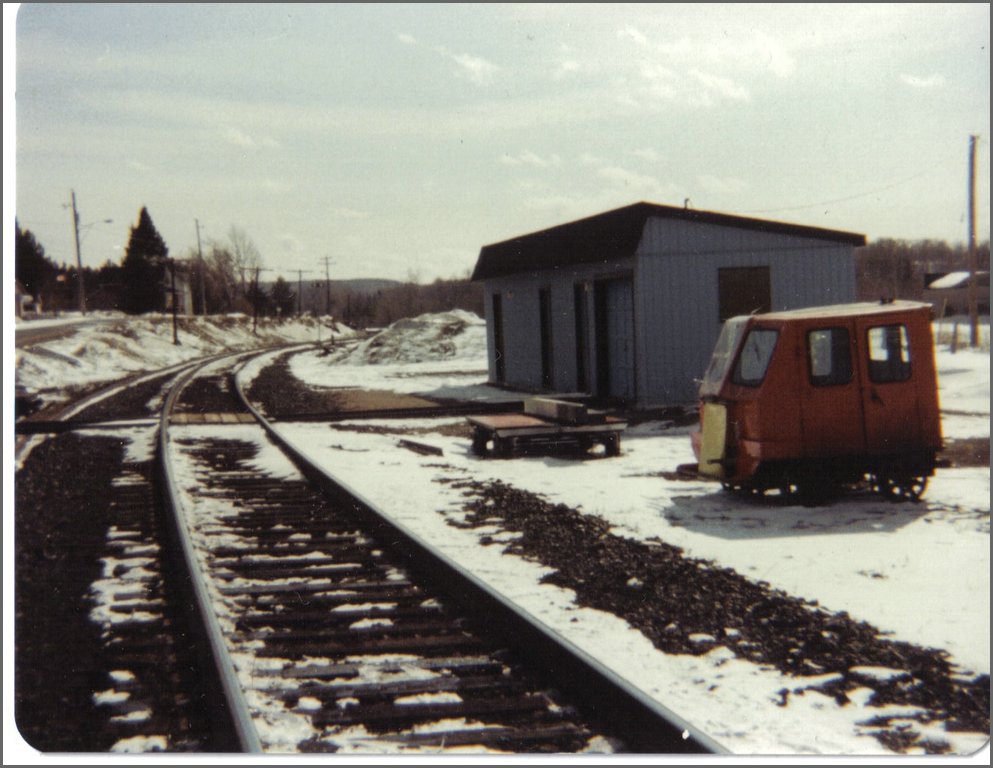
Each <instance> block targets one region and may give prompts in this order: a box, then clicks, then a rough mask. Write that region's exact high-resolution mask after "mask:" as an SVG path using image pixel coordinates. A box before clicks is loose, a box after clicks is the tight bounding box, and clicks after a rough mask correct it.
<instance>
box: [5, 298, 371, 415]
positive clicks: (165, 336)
mask: <svg viewBox="0 0 993 768" xmlns="http://www.w3.org/2000/svg"><path fill="white" fill-rule="evenodd" d="M322 323H323V324H324V325H318V322H317V321H316V320H314V319H313V318H302V319H296V318H294V319H292V320H286V321H284V322H277V321H273V320H271V319H267V318H261V319H259V320H258V322H257V324H256V329H255V331H254V332H253V330H252V319H251V318H250V317H245V316H244V315H230V316H218V317H210V318H207V319H204V318H202V317H184V318H179V321H178V322H177V330H176V334H175V338H174V336H173V324H172V316H171V315H142V316H140V317H128V316H126V315H122V314H120V313H91V314H90V315H88V316H87V317H86V318H83V317H80V316H73V315H71V314H70V315H67V316H65V317H62V318H59V319H48V320H30V321H21V322H19V323H18V324H17V330H18V331H28V330H32V329H38V328H54V327H59V326H65V327H67V328H68V329H71V330H72V331H73V332H72V333H67V334H66V335H65V336H64V337H62V338H58V339H51V340H47V341H43V342H40V343H36V344H33V345H31V346H28V347H24V348H21V347H18V348H16V349H15V350H14V363H15V366H16V378H17V381H16V383H17V386H18V387H19V388H24V389H26V390H28V391H29V392H33V393H37V394H40V395H41V396H43V397H44V398H46V399H54V400H58V399H60V398H61V396H62V394H63V393H64V390H66V389H69V388H78V387H83V386H87V385H91V384H99V383H103V382H109V381H114V380H116V379H119V378H121V377H123V376H126V375H128V374H131V373H138V372H141V371H147V370H153V369H158V368H166V367H168V366H171V365H175V364H177V363H182V362H185V361H187V360H193V359H195V358H199V357H205V356H208V355H213V354H216V353H219V352H224V351H228V350H240V349H252V348H255V347H262V346H270V345H275V344H285V343H292V342H301V343H306V342H315V341H319V340H323V341H327V340H328V339H329V337H330V336H333V337H334V338H336V339H342V338H348V337H349V336H351V335H353V332H352V331H351V330H350V329H348V328H346V327H345V326H341V325H336V326H335V327H334V330H332V329H331V328H330V327H329V323H328V319H327V318H323V319H322ZM322 337H323V338H322ZM175 341H178V342H179V343H178V344H177V343H175Z"/></svg>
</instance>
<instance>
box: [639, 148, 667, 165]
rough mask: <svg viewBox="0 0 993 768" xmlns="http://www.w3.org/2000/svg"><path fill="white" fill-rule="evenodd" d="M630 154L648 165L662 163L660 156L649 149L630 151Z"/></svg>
mask: <svg viewBox="0 0 993 768" xmlns="http://www.w3.org/2000/svg"><path fill="white" fill-rule="evenodd" d="M631 154H632V155H634V156H635V157H637V158H638V159H639V160H644V161H645V162H648V163H659V162H661V161H662V159H663V158H662V155H660V154H659V153H658V152H656V151H655V150H654V149H651V148H650V147H646V148H644V149H632V150H631Z"/></svg>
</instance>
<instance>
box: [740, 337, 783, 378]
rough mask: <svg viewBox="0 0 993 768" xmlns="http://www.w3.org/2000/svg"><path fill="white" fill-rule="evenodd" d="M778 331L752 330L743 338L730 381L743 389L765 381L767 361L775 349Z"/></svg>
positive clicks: (770, 358)
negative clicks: (743, 341)
mask: <svg viewBox="0 0 993 768" xmlns="http://www.w3.org/2000/svg"><path fill="white" fill-rule="evenodd" d="M777 339H779V331H776V330H772V329H770V328H753V329H752V330H751V331H749V332H748V336H747V337H745V343H744V344H742V345H741V353H740V354H739V355H738V364H737V365H736V366H735V368H734V376H733V377H732V379H731V380H732V381H733V382H734V383H735V384H740V385H741V386H744V387H757V386H759V385H760V384H761V383H762V382H763V380H764V379H765V372H766V371H767V370H768V369H769V361H770V360H772V353H773V352H774V351H775V349H776V341H777Z"/></svg>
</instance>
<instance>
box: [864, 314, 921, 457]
mask: <svg viewBox="0 0 993 768" xmlns="http://www.w3.org/2000/svg"><path fill="white" fill-rule="evenodd" d="M856 325H857V328H858V333H859V335H860V337H861V338H860V341H861V342H862V344H863V349H862V351H861V355H860V357H861V359H862V362H863V365H862V369H863V370H862V386H863V389H864V393H865V397H864V403H865V406H864V407H865V434H866V447H867V449H868V451H869V453H870V454H873V455H886V454H894V453H903V452H905V451H913V450H915V449H916V448H918V447H919V446H920V442H921V419H920V413H919V409H918V402H917V385H916V383H915V382H914V380H913V374H914V361H913V360H912V359H911V345H910V334H909V329H908V327H907V324H906V323H903V322H901V321H900V320H899V319H896V320H894V319H889V318H878V317H877V318H865V319H861V320H860V321H859V322H858V323H857V324H856Z"/></svg>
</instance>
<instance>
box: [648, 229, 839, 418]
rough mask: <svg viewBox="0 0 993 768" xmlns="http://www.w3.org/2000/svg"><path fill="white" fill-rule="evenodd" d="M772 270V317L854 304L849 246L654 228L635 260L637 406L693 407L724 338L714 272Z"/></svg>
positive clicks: (722, 231) (760, 235)
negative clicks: (718, 343) (777, 312)
mask: <svg viewBox="0 0 993 768" xmlns="http://www.w3.org/2000/svg"><path fill="white" fill-rule="evenodd" d="M751 266H768V267H769V269H770V280H771V283H772V309H774V310H780V309H793V308H796V307H802V306H816V305H820V304H838V303H844V302H848V301H853V300H854V298H855V260H854V249H853V248H852V247H851V246H847V245H839V244H835V243H825V242H823V241H820V242H819V241H814V240H810V239H806V238H798V237H793V236H787V235H779V234H768V233H763V232H753V231H745V230H735V229H730V228H726V227H717V226H713V225H707V224H695V223H692V222H678V221H675V222H674V221H663V220H659V219H654V220H650V221H649V223H648V225H647V226H646V228H645V235H644V237H643V238H642V242H641V246H640V248H639V252H638V268H637V281H636V288H635V290H636V295H635V302H636V319H637V321H638V323H639V326H640V327H639V329H638V333H637V337H638V358H639V360H638V376H639V381H638V393H639V397H638V400H639V405H640V406H642V407H650V406H653V405H665V404H674V403H691V402H693V401H695V399H696V396H697V383H696V381H695V379H699V378H700V377H701V376H702V375H703V372H704V369H705V368H706V366H707V363H708V361H709V359H710V353H711V351H712V350H713V346H714V343H715V341H716V340H717V336H718V334H719V332H720V322H719V318H718V291H717V270H718V269H719V268H721V267H751Z"/></svg>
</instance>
